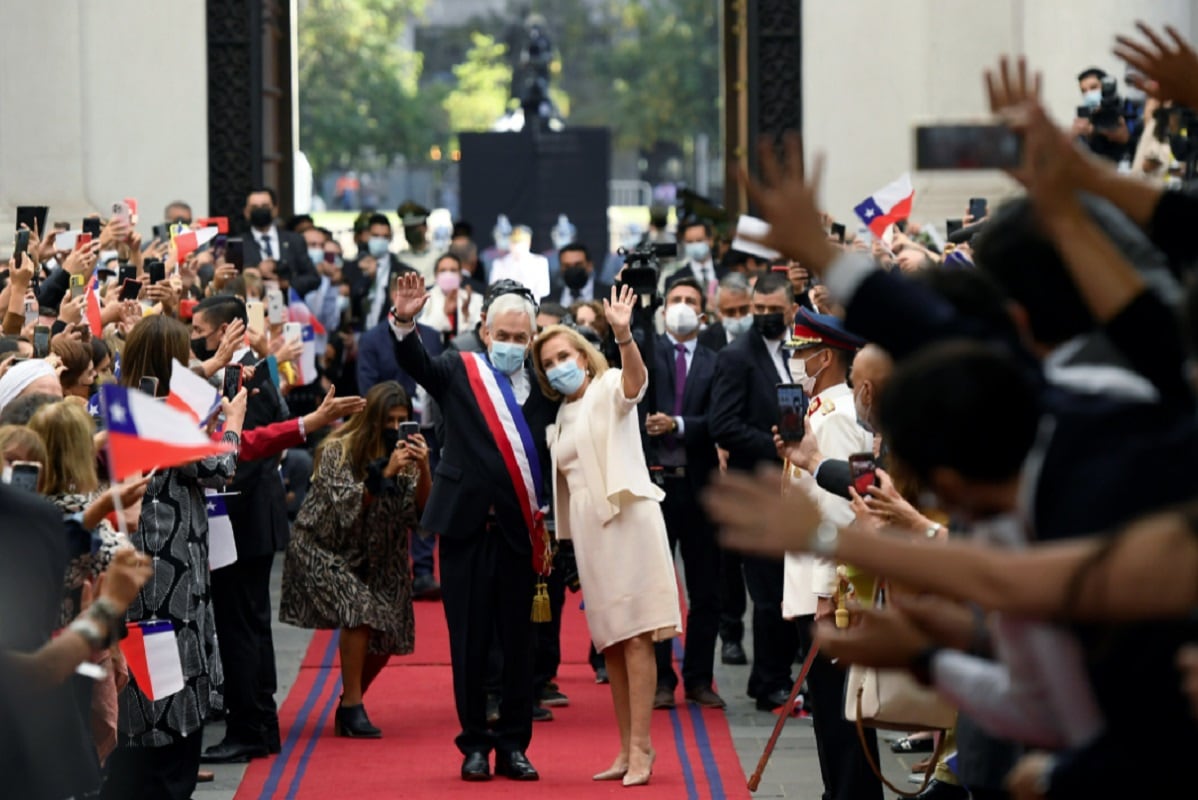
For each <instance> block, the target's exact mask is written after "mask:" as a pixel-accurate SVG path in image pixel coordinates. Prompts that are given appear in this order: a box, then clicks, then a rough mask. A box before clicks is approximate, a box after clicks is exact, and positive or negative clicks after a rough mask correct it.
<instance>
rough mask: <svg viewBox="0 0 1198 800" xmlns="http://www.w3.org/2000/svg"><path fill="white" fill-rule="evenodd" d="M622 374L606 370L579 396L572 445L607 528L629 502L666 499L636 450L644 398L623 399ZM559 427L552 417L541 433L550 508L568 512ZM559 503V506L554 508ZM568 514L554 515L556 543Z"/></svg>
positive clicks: (565, 533)
mask: <svg viewBox="0 0 1198 800" xmlns="http://www.w3.org/2000/svg"><path fill="white" fill-rule="evenodd" d="M623 378H624V376H623V373H622V372H621V371H620V370H618V369H609V370H608V371H607V372H605V373H603V374H602V375H600V376H599V378H598V379H597V380H595V381H594V382H593V383H592V384H591V385H590V386H589V387H588V388H587V391H586V394H584V395H583V396H582V399H581V400H578V401H576V402H579V403H582V408H581V409H579V413H578V416H577V417H575V421H574V424H575V425H577V426H578V430H577V431H575V444H576V445H577V447H578V457H579V460H580V461H581V463H582V468H583V471H584V473H585V474H586V478H587V481H586V486H587V488H586V490H587V492H589V493H590V496H591V497H590V503H591V507H592V508H593V509H594V510H595V512H596V513H597V514H598V515H599V518H600V519H601V520H602V521H603V524H605V525H606V524H607V523H608V522H610V521H611V520H612V518H613V517H615V516H616V514H618V513H620V506H621V504H622V503H624V502H626V501H628V500H637V499H644V500H654V501H657V502H661V500H662V498H664V497H665V492H663V491H662V490H661V489H660V488H659V487H657V486H656V485H655V484H654V483H653V480H652V479H651V478H650V477H649V468H648V466H646V464H645V455H644V452H643V451H642V450H641V431H640V425H639V423H638V422H637V415H636V413H635V412H636V404H637V401H638V400H640V399H641V398H643V397H644V393H645V390H646V388H647V386H646V387H642V389H641V396H640V397H638V398H636V399H632V400H629V399H627V398H625V397H624V384H623ZM559 433H560V429H559V428H558V425H557V422H556V417H555V421H554V423H553V424H551V425H550V426H549V427H548V429H547V431H546V441H547V443H548V446H549V452H550V464H551V470H552V472H551V474H552V475H553V476H554V478H553V507H554V508H569V507H570V490H569V488H568V487H567V485H566V478H565V476H564V475H562V474H560V473H559V472H558V470H557V454H556V452H555V448H556V445H557V439H558V434H559ZM559 504H561V505H559ZM569 516H570V515H569V514H565V513H562V514H557V515H556V516H555V522H556V525H557V527H556V532H557V538H558V539H559V540H564V539H569V538H571V536H570V520H569Z"/></svg>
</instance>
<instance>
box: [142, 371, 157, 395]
mask: <svg viewBox="0 0 1198 800" xmlns="http://www.w3.org/2000/svg"><path fill="white" fill-rule="evenodd" d="M137 388H138V389H139V390H140V391H142V392H144V393H146V394H148V395H149V396H150V397H157V396H158V379H157V378H155V377H154V376H153V375H146V376H145V377H143V378H142V379H141V380H140V381H138V382H137Z"/></svg>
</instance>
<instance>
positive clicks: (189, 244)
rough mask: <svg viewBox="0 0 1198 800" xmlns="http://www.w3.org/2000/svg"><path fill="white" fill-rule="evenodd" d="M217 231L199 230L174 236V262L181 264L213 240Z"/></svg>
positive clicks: (213, 228) (212, 229)
mask: <svg viewBox="0 0 1198 800" xmlns="http://www.w3.org/2000/svg"><path fill="white" fill-rule="evenodd" d="M219 230H220V229H219V228H216V227H210V228H200V229H199V230H198V231H184V232H183V233H180V234H178V235H177V236H175V238H174V240H173V241H174V243H175V261H176V262H178V263H180V264H182V263H183V261H184V260H185V259H186V258H187V257H188V256H189V255H191V254H192V253H194V252H195V251H196V250H199V249H200V248H201V247H203V246H204V245H206V244H208V242H210V241H212V240H213V239H215V238H216V234H217V232H218V231H219Z"/></svg>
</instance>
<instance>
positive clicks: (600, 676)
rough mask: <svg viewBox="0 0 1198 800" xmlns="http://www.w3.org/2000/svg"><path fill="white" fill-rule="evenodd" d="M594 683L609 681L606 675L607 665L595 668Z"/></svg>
mask: <svg viewBox="0 0 1198 800" xmlns="http://www.w3.org/2000/svg"><path fill="white" fill-rule="evenodd" d="M595 683H611V679H610V678H609V677H608V676H607V667H606V666H601V667H598V668H597V669H596V670H595Z"/></svg>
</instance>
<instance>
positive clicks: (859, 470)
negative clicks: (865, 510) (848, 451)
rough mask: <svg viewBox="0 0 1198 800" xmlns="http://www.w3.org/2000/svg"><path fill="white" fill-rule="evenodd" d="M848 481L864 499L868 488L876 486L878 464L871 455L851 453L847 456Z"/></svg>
mask: <svg viewBox="0 0 1198 800" xmlns="http://www.w3.org/2000/svg"><path fill="white" fill-rule="evenodd" d="M849 479H850V480H851V481H852V482H853V488H854V489H856V490H857V494H859V495H861V496H862V497H865V495H866V493H867V492H868V491H869V487H871V486H877V485H878V463H877V462H876V461H875V460H874V454H873V453H853V454H852V455H851V456H849Z"/></svg>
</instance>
